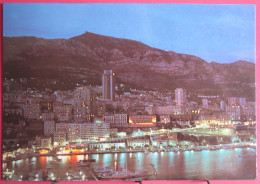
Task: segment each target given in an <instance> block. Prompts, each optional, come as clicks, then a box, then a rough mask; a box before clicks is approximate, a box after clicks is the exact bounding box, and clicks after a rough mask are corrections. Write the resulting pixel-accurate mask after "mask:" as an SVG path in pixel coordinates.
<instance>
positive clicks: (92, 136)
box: [67, 121, 110, 142]
mask: <svg viewBox="0 0 260 184" xmlns="http://www.w3.org/2000/svg"><path fill="white" fill-rule="evenodd" d="M67 134H68V139H67V140H68V141H69V142H84V141H89V140H98V139H99V138H108V137H109V134H110V125H109V124H108V123H104V122H102V121H95V122H94V123H70V124H68V127H67Z"/></svg>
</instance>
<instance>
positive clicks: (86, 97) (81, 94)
mask: <svg viewBox="0 0 260 184" xmlns="http://www.w3.org/2000/svg"><path fill="white" fill-rule="evenodd" d="M73 100H74V121H75V122H85V121H90V120H91V113H92V108H93V99H92V98H91V89H90V87H87V86H83V87H77V88H76V89H75V90H74V94H73Z"/></svg>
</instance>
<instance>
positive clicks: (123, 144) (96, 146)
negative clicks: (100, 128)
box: [88, 141, 126, 150]
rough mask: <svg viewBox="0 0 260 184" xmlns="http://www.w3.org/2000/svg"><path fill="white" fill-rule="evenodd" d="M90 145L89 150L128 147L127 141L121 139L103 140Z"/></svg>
mask: <svg viewBox="0 0 260 184" xmlns="http://www.w3.org/2000/svg"><path fill="white" fill-rule="evenodd" d="M88 147H89V150H93V149H99V150H110V149H120V148H126V142H125V141H121V142H120V141H117V142H108V141H102V142H95V143H89V144H88Z"/></svg>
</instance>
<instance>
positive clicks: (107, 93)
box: [102, 70, 115, 101]
mask: <svg viewBox="0 0 260 184" xmlns="http://www.w3.org/2000/svg"><path fill="white" fill-rule="evenodd" d="M114 75H115V74H114V73H113V71H112V70H104V74H103V76H102V96H103V100H105V101H114V99H115V92H114V90H115V84H114Z"/></svg>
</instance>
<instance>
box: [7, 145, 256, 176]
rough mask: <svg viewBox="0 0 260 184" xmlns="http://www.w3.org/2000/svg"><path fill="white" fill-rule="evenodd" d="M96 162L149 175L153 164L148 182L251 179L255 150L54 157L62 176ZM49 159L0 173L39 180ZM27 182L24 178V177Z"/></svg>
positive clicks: (10, 166) (31, 160) (15, 165)
mask: <svg viewBox="0 0 260 184" xmlns="http://www.w3.org/2000/svg"><path fill="white" fill-rule="evenodd" d="M88 158H93V159H96V162H95V163H92V166H100V167H114V166H115V164H116V167H117V168H125V167H127V168H128V169H129V170H132V171H133V170H138V169H147V170H148V172H149V174H151V173H153V169H152V166H151V164H153V165H154V167H155V169H156V171H157V172H158V175H157V176H151V177H149V178H147V179H148V180H179V179H186V180H190V179H191V180H192V179H211V180H212V179H254V178H255V176H256V151H255V150H254V149H251V148H250V149H242V148H239V149H236V150H232V149H228V150H224V149H223V150H216V151H207V150H204V151H199V152H195V151H194V152H191V151H185V152H179V153H175V152H159V153H158V152H154V153H151V152H150V153H143V152H139V153H117V154H111V153H110V154H91V155H72V156H58V159H60V160H61V161H60V164H59V165H58V166H57V169H56V170H58V171H57V173H58V175H60V177H61V176H62V175H65V174H64V173H66V172H67V171H68V170H70V169H71V168H77V165H76V163H77V162H78V161H79V160H83V159H88ZM53 160H54V159H53V157H46V156H42V157H39V158H36V157H33V158H28V159H24V160H19V161H14V162H10V163H6V164H3V170H4V171H6V169H8V170H14V172H15V174H17V175H24V176H25V177H24V178H26V175H29V173H30V172H31V171H34V170H35V172H38V171H41V172H40V173H42V177H43V179H44V178H45V179H46V177H47V172H48V168H51V167H54V166H52V165H51V162H52V161H53ZM27 179H28V177H27Z"/></svg>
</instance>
